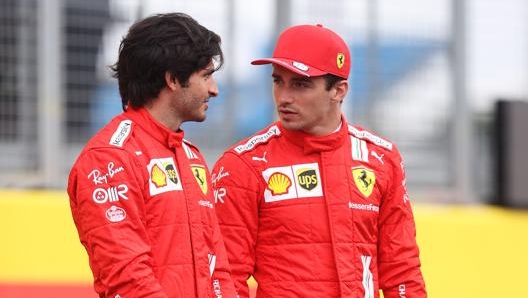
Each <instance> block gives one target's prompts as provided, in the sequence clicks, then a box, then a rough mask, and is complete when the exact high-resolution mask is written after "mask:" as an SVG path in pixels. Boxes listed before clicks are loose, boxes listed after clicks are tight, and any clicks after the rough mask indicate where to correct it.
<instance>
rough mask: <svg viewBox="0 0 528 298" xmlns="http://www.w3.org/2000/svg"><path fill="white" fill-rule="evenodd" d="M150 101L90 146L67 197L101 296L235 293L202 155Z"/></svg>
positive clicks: (114, 123)
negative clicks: (161, 119) (151, 109)
mask: <svg viewBox="0 0 528 298" xmlns="http://www.w3.org/2000/svg"><path fill="white" fill-rule="evenodd" d="M183 135H184V133H183V131H181V130H180V131H178V132H173V131H170V130H168V129H167V128H165V127H164V126H162V125H161V124H159V123H158V122H156V121H155V120H154V119H153V118H152V117H151V115H150V114H149V113H148V112H147V111H146V110H145V109H143V108H141V109H139V110H133V109H131V108H129V109H128V110H127V111H126V112H124V113H122V114H121V115H118V116H117V117H115V118H114V119H113V120H112V121H111V122H110V123H109V124H108V125H107V126H105V127H104V128H103V129H102V130H101V131H100V132H98V133H97V134H96V135H95V136H94V137H93V138H92V139H91V140H90V141H89V142H88V144H87V145H86V147H85V148H84V149H83V151H82V152H81V154H80V155H79V158H78V159H77V161H76V163H75V164H74V166H73V168H72V171H71V173H70V177H69V181H68V194H69V196H70V204H71V210H72V215H73V219H74V221H75V225H76V227H77V230H78V232H79V237H80V240H81V243H82V244H83V246H84V247H85V248H86V251H87V253H88V256H89V261H90V267H91V269H92V271H93V275H94V288H95V291H96V292H97V293H98V294H99V296H100V297H112V298H128V297H134V298H139V297H149V298H154V297H156V298H157V297H159V298H161V297H164V298H166V297H185V298H190V297H200V298H202V297H203V298H205V297H236V292H235V289H234V284H233V282H232V280H231V276H230V272H229V266H228V262H227V255H226V252H225V247H224V243H223V241H222V238H221V235H220V230H219V226H218V222H217V218H216V214H215V211H214V205H213V200H214V198H213V190H212V188H211V181H210V176H209V170H208V168H207V166H206V163H205V160H204V158H203V156H202V155H201V154H200V152H199V151H198V149H197V148H196V147H195V146H193V145H192V144H191V143H189V142H187V141H186V140H184V139H183Z"/></svg>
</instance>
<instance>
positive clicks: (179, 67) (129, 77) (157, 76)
mask: <svg viewBox="0 0 528 298" xmlns="http://www.w3.org/2000/svg"><path fill="white" fill-rule="evenodd" d="M220 42H221V39H220V36H219V35H218V34H216V33H214V32H213V31H210V30H209V29H207V28H205V27H204V26H202V25H200V24H199V23H198V22H197V21H196V20H194V19H193V18H192V17H190V16H189V15H187V14H184V13H167V14H156V15H153V16H150V17H147V18H145V19H142V20H139V21H137V22H136V23H134V24H133V25H132V26H131V27H130V29H129V31H128V33H127V35H126V36H125V37H124V38H123V40H122V41H121V45H120V46H119V57H118V60H117V62H116V63H115V64H114V65H112V66H110V68H111V70H112V71H113V77H115V78H117V80H118V83H119V93H120V94H121V102H122V104H123V110H125V109H126V107H127V106H131V107H132V108H135V109H137V108H139V107H142V106H144V105H145V104H146V103H147V102H148V101H150V100H152V99H154V98H156V97H157V96H158V94H159V92H160V91H161V89H162V88H163V87H164V86H165V85H166V82H165V73H166V72H167V71H168V72H169V73H170V74H171V76H172V77H173V78H174V79H177V80H178V82H179V83H180V84H181V85H182V86H183V87H186V86H187V85H188V83H189V77H190V76H191V75H192V74H193V73H195V72H197V71H199V70H202V69H204V68H206V67H207V66H208V65H209V64H210V63H211V61H213V60H214V61H215V70H218V69H219V68H220V67H222V65H223V63H224V56H223V53H222V49H221V48H220Z"/></svg>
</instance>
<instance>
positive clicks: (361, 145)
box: [212, 118, 426, 298]
mask: <svg viewBox="0 0 528 298" xmlns="http://www.w3.org/2000/svg"><path fill="white" fill-rule="evenodd" d="M212 179H213V187H214V188H215V199H216V211H217V214H218V218H219V222H220V226H221V229H222V234H223V236H224V242H225V244H226V248H227V251H228V255H229V261H230V265H231V268H232V276H233V279H234V281H235V285H236V287H237V290H238V292H239V294H240V295H241V297H248V286H247V283H246V281H247V279H248V278H249V277H250V276H254V278H255V280H256V281H257V283H258V288H257V298H265V297H281V298H289V297H326V298H330V297H347V298H349V297H361V298H364V297H379V295H380V294H379V289H383V291H384V297H385V298H396V297H398V298H401V297H407V298H411V297H426V293H425V285H424V281H423V277H422V274H421V271H420V260H419V250H418V247H417V244H416V240H415V224H414V219H413V213H412V210H411V204H410V202H409V198H408V196H407V192H406V186H405V174H404V168H403V163H402V160H401V157H400V154H399V152H398V150H397V148H396V147H395V146H394V145H393V144H392V143H390V142H388V141H386V140H384V139H382V138H380V137H378V136H376V135H374V134H372V133H370V132H368V131H366V130H363V129H362V128H360V127H356V126H352V125H348V124H347V123H346V122H345V119H344V118H342V124H341V127H340V128H339V130H338V131H336V132H334V133H332V134H330V135H328V136H322V137H321V136H312V135H308V134H305V133H302V132H298V131H288V130H285V129H283V128H282V126H281V124H280V122H275V123H273V124H271V125H270V126H268V127H267V128H265V129H264V130H262V131H260V132H258V133H256V134H255V135H253V136H252V137H250V138H247V139H245V140H243V141H241V142H239V143H238V144H236V145H235V146H233V147H232V148H231V149H229V150H228V151H226V152H225V153H224V154H223V155H222V156H221V157H220V159H219V160H218V161H217V163H216V164H215V166H214V168H213V176H212Z"/></svg>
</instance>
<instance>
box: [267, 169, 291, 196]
mask: <svg viewBox="0 0 528 298" xmlns="http://www.w3.org/2000/svg"><path fill="white" fill-rule="evenodd" d="M291 185H292V182H291V180H290V178H289V177H288V176H286V175H284V174H283V173H280V172H277V173H273V174H272V175H271V176H270V178H269V180H268V189H269V190H271V193H272V194H273V195H274V196H276V195H282V194H285V193H288V189H289V188H290V186H291Z"/></svg>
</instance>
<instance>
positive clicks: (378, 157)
mask: <svg viewBox="0 0 528 298" xmlns="http://www.w3.org/2000/svg"><path fill="white" fill-rule="evenodd" d="M370 155H372V156H374V157H375V158H376V159H378V160H379V162H381V164H384V163H383V156H385V154H382V155H381V156H380V155H378V153H377V152H376V151H370Z"/></svg>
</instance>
